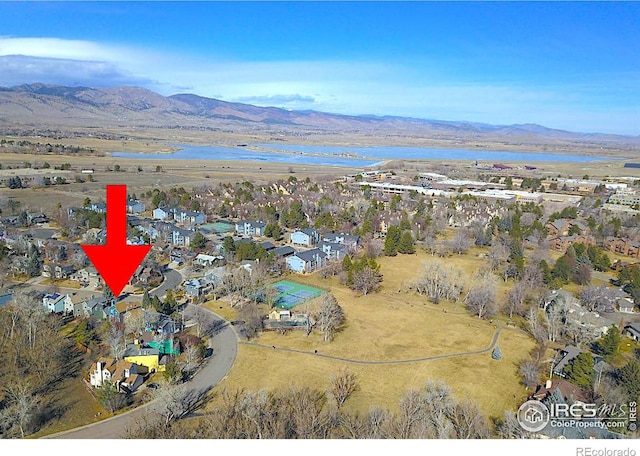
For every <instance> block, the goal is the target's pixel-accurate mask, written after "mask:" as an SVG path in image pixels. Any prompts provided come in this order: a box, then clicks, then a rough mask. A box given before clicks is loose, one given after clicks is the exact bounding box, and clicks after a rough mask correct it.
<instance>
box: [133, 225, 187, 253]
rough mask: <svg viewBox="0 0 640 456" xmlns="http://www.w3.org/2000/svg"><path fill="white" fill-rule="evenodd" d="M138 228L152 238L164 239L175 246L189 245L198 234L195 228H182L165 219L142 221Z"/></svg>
mask: <svg viewBox="0 0 640 456" xmlns="http://www.w3.org/2000/svg"><path fill="white" fill-rule="evenodd" d="M137 228H138V229H139V230H140V232H142V233H143V234H146V235H147V236H149V238H150V239H151V240H156V239H162V240H163V241H166V242H167V243H169V244H171V245H175V246H181V247H187V246H189V244H191V240H192V239H193V237H194V236H195V234H196V231H195V230H190V229H186V228H180V227H178V226H176V225H174V224H173V223H169V222H163V221H151V222H142V223H140V224H138V225H137Z"/></svg>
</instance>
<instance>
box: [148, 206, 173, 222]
mask: <svg viewBox="0 0 640 456" xmlns="http://www.w3.org/2000/svg"><path fill="white" fill-rule="evenodd" d="M175 212H176V209H175V208H173V207H158V208H156V209H154V210H153V212H152V217H153V218H154V219H156V220H169V219H172V220H173V214H175Z"/></svg>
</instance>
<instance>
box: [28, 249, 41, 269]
mask: <svg viewBox="0 0 640 456" xmlns="http://www.w3.org/2000/svg"><path fill="white" fill-rule="evenodd" d="M27 258H28V261H27V275H28V276H29V277H37V276H39V275H40V270H41V268H42V258H41V255H40V250H38V248H37V247H36V246H35V245H33V244H29V249H28V252H27Z"/></svg>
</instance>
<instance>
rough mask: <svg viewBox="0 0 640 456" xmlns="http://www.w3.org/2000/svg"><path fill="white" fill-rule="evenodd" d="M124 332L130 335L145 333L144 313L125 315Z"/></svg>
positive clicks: (128, 313)
mask: <svg viewBox="0 0 640 456" xmlns="http://www.w3.org/2000/svg"><path fill="white" fill-rule="evenodd" d="M124 331H125V333H126V334H127V335H128V334H140V333H141V332H142V331H144V313H143V312H127V313H125V314H124Z"/></svg>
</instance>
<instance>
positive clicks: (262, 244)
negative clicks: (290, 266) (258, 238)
mask: <svg viewBox="0 0 640 456" xmlns="http://www.w3.org/2000/svg"><path fill="white" fill-rule="evenodd" d="M258 245H259V246H260V247H262V248H263V249H264V250H265V251H266V252H267V253H268V252H271V251H272V250H274V249H275V248H276V246H275V245H274V244H273V242H269V241H264V242H260V243H259V244H258Z"/></svg>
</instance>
